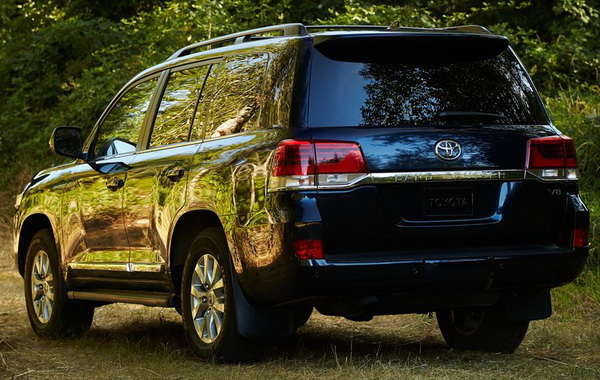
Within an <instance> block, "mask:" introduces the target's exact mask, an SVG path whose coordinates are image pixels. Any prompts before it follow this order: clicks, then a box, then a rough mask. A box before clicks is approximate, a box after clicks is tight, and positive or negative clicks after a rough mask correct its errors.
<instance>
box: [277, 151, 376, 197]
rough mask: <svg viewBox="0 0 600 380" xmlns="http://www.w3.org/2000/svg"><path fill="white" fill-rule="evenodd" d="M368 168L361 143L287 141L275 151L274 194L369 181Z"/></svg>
mask: <svg viewBox="0 0 600 380" xmlns="http://www.w3.org/2000/svg"><path fill="white" fill-rule="evenodd" d="M366 174H367V165H366V163H365V158H364V156H363V153H362V151H361V150H360V147H359V145H358V144H357V143H353V142H339V141H297V140H286V141H283V142H281V143H280V144H279V146H278V147H277V150H276V151H275V158H274V160H273V167H272V170H271V178H270V179H269V189H270V190H290V189H302V188H311V187H314V186H316V185H319V186H334V187H335V186H340V185H347V184H350V183H353V182H356V181H357V180H359V179H361V178H363V177H365V176H366Z"/></svg>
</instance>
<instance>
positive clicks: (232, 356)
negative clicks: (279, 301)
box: [181, 228, 261, 363]
mask: <svg viewBox="0 0 600 380" xmlns="http://www.w3.org/2000/svg"><path fill="white" fill-rule="evenodd" d="M232 281H233V279H232V271H231V263H230V259H229V249H228V248H227V242H226V241H225V236H224V235H223V232H222V231H221V230H220V229H218V228H208V229H206V230H204V231H202V232H201V233H200V234H198V236H197V237H196V238H195V239H194V241H193V243H192V244H191V246H190V248H189V251H188V255H187V258H186V262H185V265H184V268H183V276H182V284H181V309H182V318H183V328H184V332H185V336H186V339H187V341H188V343H189V344H190V346H191V348H192V349H193V350H194V352H195V353H196V354H197V355H198V356H200V357H201V358H203V359H208V360H214V361H217V362H228V363H239V362H246V361H252V360H256V359H259V358H260V356H261V355H260V352H259V351H260V350H257V349H256V348H257V347H255V341H253V340H250V339H247V338H244V337H242V336H241V335H240V334H239V333H238V329H237V323H236V312H235V302H234V298H233V282H232Z"/></svg>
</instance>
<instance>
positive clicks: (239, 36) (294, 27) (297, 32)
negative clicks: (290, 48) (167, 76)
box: [167, 23, 308, 61]
mask: <svg viewBox="0 0 600 380" xmlns="http://www.w3.org/2000/svg"><path fill="white" fill-rule="evenodd" d="M272 32H283V35H284V36H285V37H290V36H307V35H308V31H307V30H306V27H305V26H304V25H302V24H299V23H294V24H281V25H273V26H267V27H264V28H258V29H251V30H246V31H244V32H239V33H233V34H228V35H226V36H221V37H216V38H212V39H210V40H206V41H202V42H197V43H195V44H191V45H188V46H186V47H184V48H182V49H180V50H178V51H176V52H175V53H174V54H173V55H171V56H170V57H169V58H167V61H169V60H172V59H175V58H178V57H183V56H185V55H188V54H190V53H191V52H192V51H194V50H196V49H198V48H201V47H208V48H210V46H211V45H216V44H222V43H227V42H233V43H236V44H237V43H242V42H246V41H248V40H250V38H252V36H253V35H260V34H265V33H272Z"/></svg>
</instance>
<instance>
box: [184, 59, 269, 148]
mask: <svg viewBox="0 0 600 380" xmlns="http://www.w3.org/2000/svg"><path fill="white" fill-rule="evenodd" d="M267 58H268V56H267V55H266V54H262V55H259V54H255V55H245V56H236V57H231V58H229V59H227V60H226V61H224V62H221V63H220V64H218V65H216V66H213V68H212V70H211V72H210V74H209V76H208V78H207V80H206V85H205V87H204V91H203V93H202V98H201V100H200V105H199V106H198V111H197V115H196V119H197V122H195V126H194V130H195V131H194V133H193V135H194V137H195V138H199V137H201V136H200V134H201V133H202V132H201V131H204V133H203V134H204V137H205V138H211V137H218V136H225V135H229V134H232V133H238V132H241V131H247V130H252V129H255V128H257V126H258V116H259V111H260V108H261V106H262V103H263V99H262V88H263V83H264V82H263V80H264V73H265V69H266V65H267Z"/></svg>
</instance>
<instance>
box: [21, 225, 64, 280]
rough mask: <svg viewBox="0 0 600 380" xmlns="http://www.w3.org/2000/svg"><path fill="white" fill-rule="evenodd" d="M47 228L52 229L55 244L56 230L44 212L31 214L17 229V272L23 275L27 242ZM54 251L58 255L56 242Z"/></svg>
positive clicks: (27, 247)
mask: <svg viewBox="0 0 600 380" xmlns="http://www.w3.org/2000/svg"><path fill="white" fill-rule="evenodd" d="M44 228H49V229H50V230H51V231H52V236H53V237H54V241H55V244H56V240H57V239H56V230H55V228H54V226H53V225H52V222H51V221H50V218H49V217H48V216H47V215H45V214H31V215H29V216H28V217H27V218H26V219H25V220H24V221H23V223H22V225H21V228H20V230H19V243H18V248H17V266H18V268H19V273H20V274H21V276H24V273H25V258H26V257H27V250H28V249H29V244H30V243H31V240H32V239H33V236H34V235H35V234H36V233H37V232H38V231H40V230H43V229H44ZM56 251H57V252H58V253H59V255H60V250H59V246H58V244H56Z"/></svg>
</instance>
